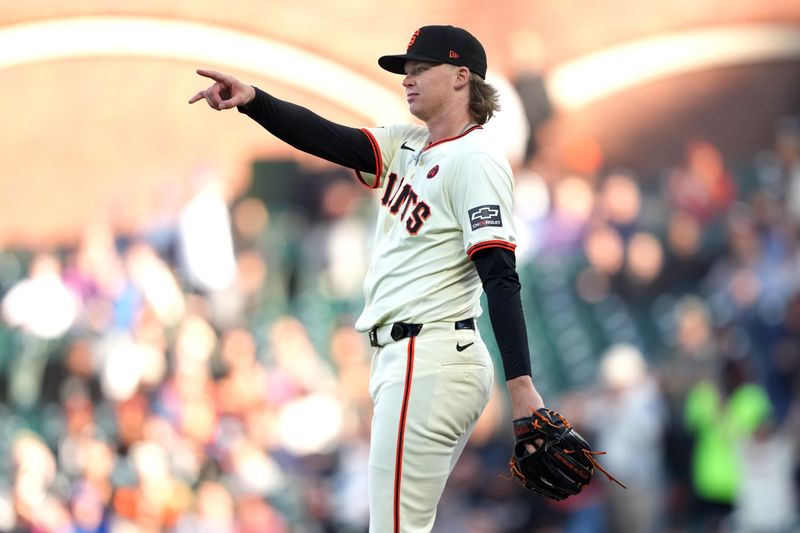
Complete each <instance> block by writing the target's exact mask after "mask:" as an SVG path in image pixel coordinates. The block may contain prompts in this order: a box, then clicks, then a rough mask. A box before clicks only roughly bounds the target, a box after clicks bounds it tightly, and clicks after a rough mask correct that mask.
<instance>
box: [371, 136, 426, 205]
mask: <svg viewBox="0 0 800 533" xmlns="http://www.w3.org/2000/svg"><path fill="white" fill-rule="evenodd" d="M361 131H362V132H363V133H364V135H366V137H367V138H368V139H369V142H370V145H371V146H372V153H373V155H374V158H375V165H374V167H373V168H375V170H374V171H373V172H367V171H363V170H356V171H355V172H356V177H358V180H359V181H360V182H361V183H362V184H363V185H365V186H367V187H369V188H371V189H379V188H381V187H383V183H384V178H385V176H386V174H387V172H388V171H389V168H390V167H392V165H393V163H394V165H395V167H396V166H397V164H398V163H402V161H403V160H404V159H403V158H402V157H401V156H405V157H408V155H409V154H411V153H412V152H407V151H404V150H400V145H401V143H403V142H404V141H406V140H408V139H411V138H413V139H416V140H417V141H418V142H420V143H421V140H420V139H419V137H420V135H421V131H422V129H421V128H420V127H419V126H414V125H411V124H393V125H389V126H383V127H377V128H362V129H361ZM425 131H427V130H425ZM420 146H421V145H420ZM400 152H402V153H400ZM401 166H402V164H401Z"/></svg>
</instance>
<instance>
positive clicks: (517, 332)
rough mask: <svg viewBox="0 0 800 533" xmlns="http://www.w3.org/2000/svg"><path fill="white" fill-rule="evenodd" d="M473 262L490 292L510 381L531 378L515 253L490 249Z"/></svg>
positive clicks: (497, 337)
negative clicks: (523, 377)
mask: <svg viewBox="0 0 800 533" xmlns="http://www.w3.org/2000/svg"><path fill="white" fill-rule="evenodd" d="M472 260H473V262H474V263H475V268H476V269H477V270H478V275H479V276H480V278H481V282H482V283H483V290H484V292H485V293H486V300H487V302H488V304H489V319H490V320H491V322H492V329H493V330H494V336H495V340H497V346H498V348H499V349H500V356H501V357H502V359H503V370H504V371H505V375H506V381H507V380H510V379H513V378H516V377H519V376H524V375H528V376H530V375H531V356H530V351H529V349H528V333H527V330H526V329H525V317H524V315H523V312H522V300H521V298H520V282H519V276H518V275H517V268H516V257H515V256H514V252H511V251H510V250H506V249H504V248H487V249H485V250H481V251H479V252H476V253H475V254H474V255H473V256H472Z"/></svg>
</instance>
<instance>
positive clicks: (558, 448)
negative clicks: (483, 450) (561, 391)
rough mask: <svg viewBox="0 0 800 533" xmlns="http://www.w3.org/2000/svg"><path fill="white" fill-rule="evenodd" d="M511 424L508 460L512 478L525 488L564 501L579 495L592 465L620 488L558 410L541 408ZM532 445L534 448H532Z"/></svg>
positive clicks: (591, 469) (592, 474) (594, 453)
mask: <svg viewBox="0 0 800 533" xmlns="http://www.w3.org/2000/svg"><path fill="white" fill-rule="evenodd" d="M513 424H514V438H515V445H514V453H513V454H512V456H511V461H510V462H509V468H510V469H511V474H512V477H513V479H516V480H517V481H518V482H519V483H520V484H522V485H523V486H524V487H525V488H527V489H530V490H532V491H534V492H537V493H539V494H542V495H543V496H547V497H548V498H552V499H554V500H563V499H565V498H569V497H570V496H574V495H576V494H578V493H579V492H580V491H582V490H583V489H584V487H586V486H587V485H588V484H589V482H590V481H591V480H592V476H594V472H595V468H597V469H598V470H600V471H601V472H603V473H604V474H605V475H606V476H607V477H608V479H609V480H611V481H613V482H615V483H617V484H618V485H620V486H621V487H622V488H625V485H623V484H622V483H620V482H619V481H617V480H616V479H615V478H614V477H613V476H612V475H611V474H609V473H608V472H606V470H605V469H604V468H603V467H602V466H600V463H598V462H597V459H595V456H596V455H602V454H604V453H605V452H595V451H592V448H591V447H590V446H589V443H588V442H586V440H585V439H584V438H583V437H581V435H580V434H579V433H578V432H577V431H575V430H574V429H573V428H572V426H571V425H570V423H569V422H567V420H566V419H565V418H564V417H563V416H561V415H560V414H558V413H557V412H555V411H553V410H551V409H546V408H541V409H539V410H536V411H532V413H531V416H528V417H524V418H517V419H516V420H514V422H513ZM532 448H535V451H531V449H532Z"/></svg>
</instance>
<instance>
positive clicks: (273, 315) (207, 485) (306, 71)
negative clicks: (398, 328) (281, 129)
mask: <svg viewBox="0 0 800 533" xmlns="http://www.w3.org/2000/svg"><path fill="white" fill-rule="evenodd" d="M442 23H445V24H455V25H459V26H462V27H465V28H467V29H469V30H470V31H471V32H472V33H474V34H475V35H476V36H477V37H478V38H479V39H480V40H481V41H482V42H483V44H484V46H485V47H486V49H487V53H488V56H489V66H490V69H489V75H488V81H490V82H491V83H493V84H495V85H496V86H497V87H498V88H499V89H500V91H501V97H502V104H503V110H502V111H501V113H500V115H499V116H498V117H497V118H496V119H494V120H493V121H492V122H491V123H490V124H489V125H488V126H487V129H490V130H491V131H492V132H493V134H494V138H495V141H496V142H497V143H499V144H500V145H501V147H502V148H503V149H504V150H505V151H506V153H507V154H508V156H509V159H510V160H511V162H512V165H513V167H514V169H515V175H516V178H517V190H516V194H517V211H518V212H517V220H516V225H517V230H518V233H519V237H520V246H519V248H518V259H519V270H520V275H521V278H522V281H523V287H524V288H523V291H524V292H523V302H524V305H525V311H526V317H527V320H528V327H529V335H530V342H531V347H532V357H533V368H534V379H535V380H536V382H537V385H538V386H539V388H540V389H541V390H542V392H543V393H544V394H545V396H546V398H547V401H548V403H550V404H552V405H554V406H555V407H557V408H559V409H562V410H563V411H564V412H565V414H567V415H568V416H571V417H572V418H574V420H575V421H576V425H577V426H578V427H579V428H580V429H581V432H582V433H586V434H587V435H589V436H590V437H592V439H594V440H593V442H596V443H597V444H598V446H599V447H600V448H605V449H607V450H608V451H609V455H608V456H605V457H608V459H607V460H604V463H607V465H608V466H609V468H610V469H611V470H612V472H613V473H614V474H615V475H617V476H618V477H620V478H621V479H622V480H623V482H627V483H628V484H629V486H630V487H631V488H630V490H628V491H626V492H623V491H619V490H615V489H614V488H613V487H610V486H607V485H606V484H605V482H604V481H601V480H598V481H596V482H595V483H594V484H593V485H592V486H591V487H592V488H591V490H589V491H587V494H585V495H582V496H581V497H580V498H576V499H573V500H568V501H567V502H565V503H563V504H559V505H552V504H550V503H548V502H544V501H540V500H538V499H536V498H534V497H532V496H531V495H529V494H526V493H522V491H521V489H519V488H518V487H516V486H513V485H512V484H510V483H508V482H507V481H505V480H503V479H502V478H499V477H498V474H500V473H502V472H504V469H505V461H506V455H507V450H508V449H509V438H510V435H509V434H508V433H509V432H508V431H507V429H508V416H507V413H506V411H505V395H504V392H503V390H502V382H498V394H497V397H496V398H495V400H494V401H493V402H492V404H490V407H489V408H488V409H487V412H486V414H485V415H484V417H483V418H482V421H481V425H480V426H479V428H478V431H477V432H476V435H475V437H474V438H473V442H472V443H471V444H470V446H469V447H468V449H467V451H466V452H465V457H464V459H463V460H462V462H461V463H460V465H459V467H458V469H457V470H456V472H455V473H454V478H453V481H452V482H451V484H450V485H449V486H448V490H447V493H446V495H445V498H444V501H443V504H442V509H441V512H440V518H439V522H438V525H437V528H438V529H437V531H470V532H493V531H498V532H501V531H502V532H506V531H508V532H517V531H519V532H522V531H600V532H602V531H620V532H628V531H720V530H725V531H776V532H777V531H794V530H797V529H796V528H797V527H798V523H797V507H798V501H797V483H798V475H797V465H798V463H797V456H796V453H795V452H796V444H797V443H796V440H797V435H798V433H800V432H799V431H798V425H797V418H798V416H797V403H798V393H799V391H800V385H799V384H798V376H799V375H800V343H799V342H798V339H799V338H800V274H798V272H800V270H799V269H798V267H800V249H798V243H799V242H800V241H799V240H798V239H799V238H800V237H799V234H798V230H800V6H798V4H797V2H793V1H788V0H772V1H770V2H755V1H752V0H735V1H726V2H721V1H717V0H704V1H700V2H698V1H689V0H677V1H670V2H666V1H661V2H649V3H642V2H627V1H622V0H599V1H596V2H591V3H587V2H579V1H574V0H561V1H558V2H555V1H545V0H519V1H513V0H508V1H500V2H492V3H487V2H476V1H463V0H462V1H457V2H456V1H440V2H435V3H434V2H418V1H416V0H410V1H409V2H406V3H404V4H402V5H393V6H386V5H382V4H379V3H374V2H366V1H362V0H348V1H346V2H340V3H326V2H318V1H312V0H300V1H292V2H284V1H274V0H229V1H228V2H226V3H224V5H221V4H218V3H211V2H201V1H197V0H195V1H189V0H186V1H170V2H164V1H137V2H127V1H120V0H115V1H100V0H92V1H61V2H46V1H43V2H23V1H14V0H8V1H6V2H3V4H2V6H0V96H2V98H0V101H2V102H3V104H2V105H1V106H0V109H2V120H0V213H2V215H0V297H2V323H0V394H2V399H3V403H2V405H0V425H2V427H1V428H0V449H2V451H3V454H2V455H3V457H5V458H6V462H5V463H4V464H3V465H0V469H2V472H3V476H0V480H2V481H0V529H3V530H20V531H23V530H38V531H56V530H59V531H110V530H115V531H116V530H119V531H159V530H178V531H211V530H214V531H233V530H237V531H364V530H365V529H364V528H365V524H366V515H365V513H366V509H365V503H364V502H365V493H364V491H365V490H366V489H365V483H364V475H365V465H366V457H365V449H366V438H367V437H366V436H367V434H368V428H369V416H370V406H369V399H368V397H367V396H366V379H367V376H368V368H369V366H368V365H369V354H368V349H367V348H368V347H367V345H366V344H365V339H363V338H362V337H361V336H359V335H358V334H356V333H354V332H353V330H352V322H353V317H354V316H355V315H357V314H358V312H359V311H360V305H361V293H360V283H361V279H362V276H363V272H364V271H365V269H366V266H367V264H368V257H369V246H370V236H371V234H372V233H371V232H372V226H371V224H372V221H373V217H374V214H375V211H374V208H375V202H374V198H373V197H372V196H370V193H368V192H367V191H364V190H362V189H361V188H360V187H359V186H358V185H357V184H356V183H355V182H354V180H353V179H352V176H351V173H350V172H349V171H346V170H344V169H340V168H337V167H334V166H331V165H329V164H327V163H325V162H321V161H318V160H314V159H313V158H310V157H308V156H305V155H303V154H300V153H298V152H297V151H295V150H293V149H291V148H289V147H287V146H285V145H283V144H282V143H280V142H279V141H277V140H276V139H274V138H272V137H271V136H269V135H268V134H267V133H265V132H264V131H263V130H261V129H260V127H258V126H257V125H256V124H255V123H252V122H251V121H249V120H248V119H247V118H246V117H244V116H242V115H240V114H238V113H236V112H235V111H228V112H225V113H216V112H214V111H212V110H210V109H208V108H206V107H204V106H202V105H196V106H189V105H188V104H187V100H188V98H189V97H190V96H192V95H193V94H194V93H195V92H197V90H199V89H201V88H204V87H205V81H204V80H203V79H201V78H199V77H198V76H197V75H196V74H195V73H194V71H195V69H196V68H200V67H204V68H214V69H217V70H221V71H224V72H227V73H230V74H233V75H234V76H237V77H239V78H240V79H242V80H244V81H248V82H250V83H252V84H254V85H257V86H259V87H261V88H264V89H265V90H268V91H270V92H271V93H273V94H274V95H276V96H278V97H281V98H286V99H288V100H291V101H294V102H296V103H299V104H301V105H305V106H307V107H310V108H311V109H313V110H315V111H316V112H318V113H319V114H321V115H323V116H326V117H327V118H330V119H332V120H335V121H339V122H342V123H345V124H348V125H353V126H372V125H379V124H384V123H389V122H394V121H407V120H413V119H412V117H410V116H409V115H408V113H407V110H406V107H405V103H404V101H403V98H402V88H401V86H400V78H399V77H397V76H394V75H391V74H389V73H387V72H385V71H383V70H381V69H379V68H377V64H376V59H377V56H379V55H381V54H383V53H392V52H396V51H401V50H402V49H403V47H404V46H405V45H406V43H407V42H408V38H409V37H410V35H411V33H413V31H414V30H415V29H416V28H418V27H419V26H422V25H425V24H442ZM482 324H483V329H484V331H485V335H486V336H487V337H488V338H489V341H490V343H491V341H492V336H491V332H490V327H489V325H488V322H487V321H486V319H485V317H484V318H482ZM495 357H497V354H495ZM321 414H322V419H323V420H325V421H326V422H328V423H327V424H326V425H324V428H320V425H319V424H308V423H307V419H308V418H311V417H320V415H321ZM311 429H313V430H314V431H313V432H312V431H310V430H311ZM320 431H322V433H323V434H320ZM592 439H590V440H592ZM605 457H604V459H605ZM43 510H46V512H44V511H43ZM215 528H216V529H215Z"/></svg>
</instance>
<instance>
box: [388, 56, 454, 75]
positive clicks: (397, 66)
mask: <svg viewBox="0 0 800 533" xmlns="http://www.w3.org/2000/svg"><path fill="white" fill-rule="evenodd" d="M408 60H411V61H426V62H429V63H441V62H442V61H441V60H439V59H431V58H430V57H425V56H421V55H416V54H398V55H393V56H381V57H379V58H378V65H380V67H381V68H382V69H384V70H388V71H389V72H393V73H394V74H405V73H406V70H405V69H406V61H408Z"/></svg>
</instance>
